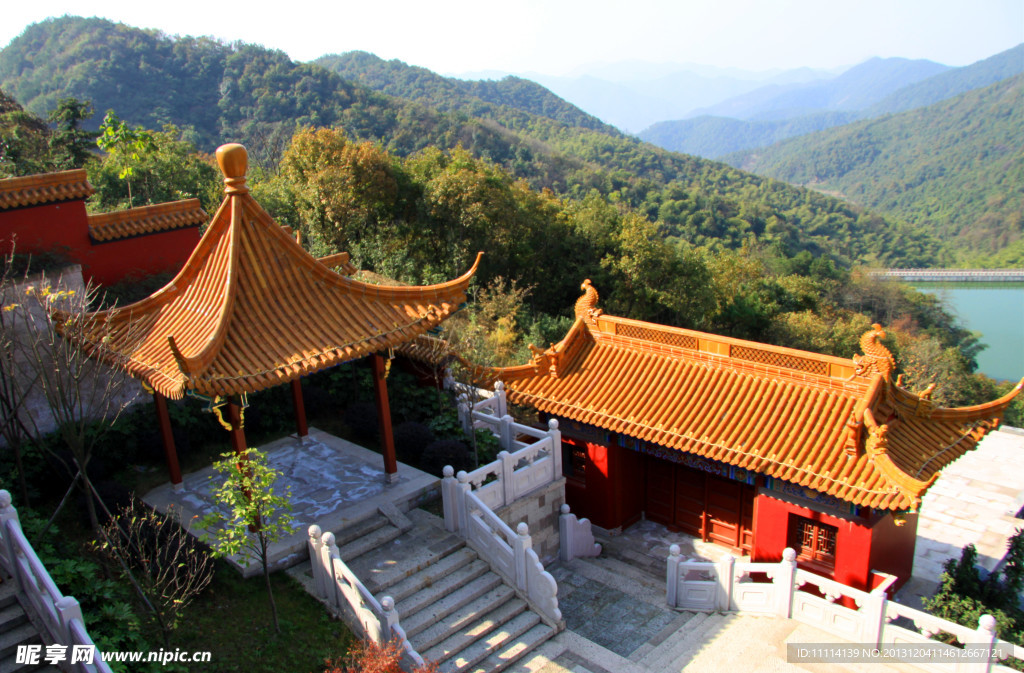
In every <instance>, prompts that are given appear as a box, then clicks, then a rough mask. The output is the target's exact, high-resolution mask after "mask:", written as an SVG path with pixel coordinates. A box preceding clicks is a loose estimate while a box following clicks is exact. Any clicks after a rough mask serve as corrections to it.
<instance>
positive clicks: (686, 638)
mask: <svg viewBox="0 0 1024 673" xmlns="http://www.w3.org/2000/svg"><path fill="white" fill-rule="evenodd" d="M724 619H725V615H722V614H720V613H717V612H712V613H701V614H699V615H697V616H695V617H694V618H693V619H691V620H690V621H689V622H687V623H686V625H685V626H684V627H683V628H682V629H680V630H679V637H678V638H669V639H668V640H666V641H665V642H664V643H663V644H662V646H661V647H659V648H657V649H656V650H655V651H654V652H652V653H651V654H650V655H649V656H648V657H647V658H646V660H644V661H642V662H641V663H643V664H645V665H646V666H647V667H648V668H650V669H651V670H652V671H679V670H682V668H683V666H684V665H685V664H686V663H687V662H688V661H689V660H690V659H691V658H692V654H693V652H694V651H695V650H698V649H700V648H701V647H702V646H703V645H704V641H705V640H706V635H707V634H708V632H710V631H712V630H714V629H715V628H717V627H718V626H719V625H720V624H721V623H722V621H723V620H724Z"/></svg>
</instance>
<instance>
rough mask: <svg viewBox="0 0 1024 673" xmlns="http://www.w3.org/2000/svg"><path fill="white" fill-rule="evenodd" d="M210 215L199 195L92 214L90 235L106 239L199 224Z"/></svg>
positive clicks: (104, 241) (96, 238)
mask: <svg viewBox="0 0 1024 673" xmlns="http://www.w3.org/2000/svg"><path fill="white" fill-rule="evenodd" d="M207 217H208V216H207V214H206V211H205V210H203V208H202V206H200V205H199V199H184V200H182V201H171V202H170V203H160V204H157V205H155V206H141V207H139V208H129V209H128V210H117V211H114V212H112V213H101V214H98V215H89V237H90V238H92V240H93V241H96V242H97V243H106V242H107V241H116V240H118V239H122V238H131V237H132V236H142V235H145V234H154V233H156V232H158V231H170V230H172V229H183V228H185V227H196V226H199V225H200V224H202V223H203V222H205V221H206V218H207Z"/></svg>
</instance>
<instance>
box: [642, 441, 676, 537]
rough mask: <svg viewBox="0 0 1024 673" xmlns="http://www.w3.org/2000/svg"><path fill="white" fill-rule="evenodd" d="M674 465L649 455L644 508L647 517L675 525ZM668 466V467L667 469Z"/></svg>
mask: <svg viewBox="0 0 1024 673" xmlns="http://www.w3.org/2000/svg"><path fill="white" fill-rule="evenodd" d="M672 467H673V466H672V465H671V464H666V463H665V461H663V460H658V459H657V458H654V457H652V456H647V460H646V462H645V465H644V472H645V481H646V486H647V487H646V488H645V489H644V491H645V494H644V495H645V497H644V510H645V511H646V512H647V518H648V519H650V520H651V521H654V522H656V523H660V524H662V525H664V526H671V525H673V522H672V507H673V504H672V495H673V486H674V482H673V477H672ZM666 468H667V469H666Z"/></svg>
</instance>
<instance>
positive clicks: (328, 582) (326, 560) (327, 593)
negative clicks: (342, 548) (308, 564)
mask: <svg viewBox="0 0 1024 673" xmlns="http://www.w3.org/2000/svg"><path fill="white" fill-rule="evenodd" d="M320 541H321V543H322V544H321V546H320V562H321V563H322V564H323V567H324V570H325V571H326V575H325V577H324V580H325V583H324V584H325V586H324V594H323V597H324V598H326V599H327V603H328V605H330V606H331V607H333V608H336V609H339V610H340V609H341V599H340V598H339V596H338V581H337V579H336V578H335V577H334V559H340V558H341V554H339V553H338V544H337V542H336V540H335V539H334V533H332V532H330V531H327V532H326V533H324V534H323V536H321V538H320Z"/></svg>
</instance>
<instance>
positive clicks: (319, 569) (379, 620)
mask: <svg viewBox="0 0 1024 673" xmlns="http://www.w3.org/2000/svg"><path fill="white" fill-rule="evenodd" d="M309 561H310V565H311V566H312V569H313V587H314V588H315V590H316V593H317V595H318V596H319V597H320V598H321V599H322V600H324V601H325V602H326V603H327V605H328V606H329V607H330V608H331V609H332V610H334V611H335V612H336V613H337V614H339V615H340V616H341V617H342V619H343V620H344V621H345V622H346V623H347V624H348V626H349V628H352V629H353V630H355V631H356V632H358V634H359V635H360V636H361V637H362V638H365V639H367V640H371V641H373V642H375V643H378V644H383V643H385V642H387V641H389V640H396V639H397V640H398V642H400V643H401V644H402V647H403V649H404V650H405V658H406V659H407V660H408V662H410V663H411V664H412V665H413V666H416V667H419V666H423V665H424V662H423V657H421V656H420V655H419V653H418V652H416V650H415V649H414V648H413V646H412V644H411V643H410V642H409V639H408V638H407V637H406V634H405V629H403V628H402V625H401V624H400V623H399V621H398V611H397V610H396V609H395V601H394V599H393V598H391V596H384V598H382V599H381V600H380V602H378V601H377V599H376V598H374V596H373V594H371V593H370V591H369V590H368V589H367V588H366V586H365V585H363V583H362V581H360V579H359V578H358V577H356V575H355V573H353V572H352V570H351V569H350V568H349V567H348V566H347V565H345V562H344V561H342V560H341V556H340V555H339V554H338V545H337V544H336V542H335V538H334V533H331V532H327V533H324V532H322V531H321V529H320V526H317V525H315V524H314V525H312V526H310V527H309Z"/></svg>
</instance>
